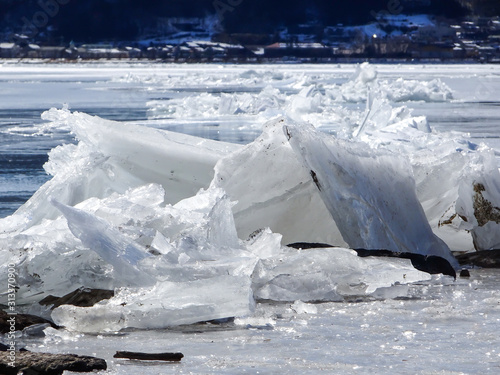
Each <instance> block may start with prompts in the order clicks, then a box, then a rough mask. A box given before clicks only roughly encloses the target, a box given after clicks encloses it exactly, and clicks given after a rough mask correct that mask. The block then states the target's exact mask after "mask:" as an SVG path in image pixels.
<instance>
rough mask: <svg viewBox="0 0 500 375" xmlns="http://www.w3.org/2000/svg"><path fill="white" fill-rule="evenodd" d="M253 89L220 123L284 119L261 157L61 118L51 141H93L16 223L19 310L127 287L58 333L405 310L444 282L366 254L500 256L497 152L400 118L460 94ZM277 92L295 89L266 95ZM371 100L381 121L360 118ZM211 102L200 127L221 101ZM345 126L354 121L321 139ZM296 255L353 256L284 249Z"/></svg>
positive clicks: (357, 79) (371, 79) (370, 77)
mask: <svg viewBox="0 0 500 375" xmlns="http://www.w3.org/2000/svg"><path fill="white" fill-rule="evenodd" d="M238 74H239V76H238V77H239V79H240V80H241V82H247V81H248V82H250V81H253V82H254V83H255V82H257V83H256V87H261V88H262V89H261V90H256V92H255V93H253V94H249V96H248V97H246V98H240V97H238V94H234V95H233V96H230V95H221V96H220V97H218V99H217V100H220V101H219V102H218V103H219V104H217V106H218V107H217V108H218V110H221V108H223V109H224V111H226V112H224V114H225V115H230V116H234V118H236V117H237V116H246V115H248V114H251V115H255V114H257V116H261V115H262V116H263V117H265V118H266V119H268V120H269V119H270V121H268V122H267V123H266V125H265V126H264V127H263V131H262V134H261V135H260V136H259V137H258V138H257V139H256V140H255V141H254V142H252V143H250V144H248V145H245V146H238V145H234V144H229V143H224V142H215V141H209V140H206V139H202V138H197V137H191V136H186V135H180V134H175V133H171V132H168V131H163V130H158V129H153V128H146V127H143V126H139V125H133V124H125V123H118V122H113V121H108V120H103V119H101V118H98V117H95V116H89V115H87V114H85V113H79V112H73V113H72V112H70V111H69V110H67V109H63V110H56V109H52V110H50V111H48V112H46V113H45V114H44V118H45V119H46V120H47V121H50V123H49V124H45V125H44V126H45V128H46V129H51V128H54V129H61V128H65V129H69V130H71V132H73V133H74V134H75V135H76V137H77V139H78V144H77V145H64V146H59V147H58V148H56V149H54V150H53V151H52V152H51V154H50V160H49V163H48V164H47V165H46V170H47V171H48V172H49V173H51V174H52V175H53V178H52V179H51V180H50V181H49V182H47V183H46V184H45V185H44V186H43V187H41V188H40V189H39V191H38V192H37V193H36V194H35V195H34V196H33V197H32V198H31V199H30V200H29V201H28V202H27V203H26V204H25V205H24V206H23V207H21V208H20V209H19V210H18V211H17V212H16V214H14V215H12V216H10V217H8V218H5V219H2V220H1V221H0V226H1V228H2V232H1V233H0V244H1V248H2V250H0V252H1V254H2V256H3V257H4V259H8V261H9V262H13V263H14V264H15V265H16V268H17V270H18V272H19V278H18V283H19V288H20V289H19V291H18V294H17V296H18V303H19V304H27V303H30V302H35V301H38V300H40V299H41V298H43V297H44V296H45V295H46V294H49V293H50V294H55V295H63V294H66V293H68V292H70V291H72V290H74V289H76V288H78V287H80V286H82V285H84V286H86V287H94V288H105V289H115V288H116V289H117V291H118V293H117V294H116V296H115V297H113V298H112V299H110V300H108V301H105V302H101V303H99V304H98V305H96V306H94V307H91V308H76V307H67V306H66V307H64V306H63V307H59V308H58V309H56V310H55V311H54V312H53V318H54V319H56V320H57V322H58V323H60V324H64V325H66V326H68V327H69V328H72V329H76V330H83V331H102V330H105V329H110V330H119V329H121V328H125V327H139V328H159V327H165V326H170V325H176V324H186V323H194V322H198V321H200V320H211V319H220V318H225V317H231V316H244V315H249V314H251V313H252V310H253V307H254V300H255V298H257V299H267V300H274V301H294V300H302V301H339V300H344V299H346V298H358V297H359V298H361V299H363V298H391V297H404V296H407V293H408V289H409V287H408V284H409V283H412V282H415V281H428V280H429V279H430V275H429V274H427V273H423V272H421V271H418V270H416V269H415V268H414V267H413V266H412V265H411V263H410V261H409V260H405V259H384V260H380V259H372V258H359V257H358V256H357V255H356V253H355V252H353V251H352V250H350V249H349V248H359V247H362V248H365V249H388V250H393V251H404V252H410V253H417V254H422V255H438V256H441V257H444V258H446V259H449V260H450V261H451V262H452V263H454V259H453V258H452V257H451V254H450V251H449V248H451V249H453V250H470V249H471V248H472V243H473V242H474V244H475V245H476V247H478V248H482V249H488V248H493V247H496V246H497V244H498V242H499V240H498V236H499V229H498V223H497V214H496V211H495V210H496V209H495V207H498V206H500V198H499V197H500V194H499V190H498V187H499V186H500V185H499V182H500V176H499V175H498V168H497V165H496V161H495V158H494V153H493V151H492V150H491V149H489V148H488V147H486V146H484V145H475V144H473V143H472V142H471V141H470V140H469V139H468V138H467V137H466V136H465V135H462V134H457V133H438V132H436V131H434V130H432V128H431V126H430V125H429V124H428V122H427V120H426V119H425V118H424V117H422V116H413V115H412V113H411V111H409V110H408V109H407V108H405V107H393V105H394V102H395V101H398V100H399V99H397V98H398V97H405V98H406V99H403V100H408V99H407V98H408V97H410V98H418V100H429V101H436V100H438V101H443V100H444V101H447V100H450V95H451V91H450V90H449V88H447V87H445V86H444V85H443V84H442V83H421V82H420V83H419V82H417V81H404V80H401V81H396V83H394V82H388V81H387V82H384V81H383V80H378V79H377V73H376V71H375V70H374V69H373V68H372V67H371V66H368V65H363V66H361V67H359V68H358V69H357V71H356V73H355V74H354V75H353V76H352V78H351V79H350V80H348V81H347V82H345V83H343V84H338V83H331V82H330V83H328V82H325V83H322V82H320V80H319V79H314V80H311V79H310V78H308V77H306V76H304V77H301V78H300V80H298V81H297V80H295V78H294V77H286V76H279V77H278V76H277V75H276V74H267V73H265V74H261V73H258V72H249V71H247V72H243V73H238ZM211 80H212V81H210V77H209V78H206V80H205V83H206V84H209V85H213V86H215V85H217V82H218V81H217V80H216V79H214V78H213V77H212V78H211ZM268 80H271V81H275V80H278V81H280V82H281V84H282V88H283V87H286V88H288V89H290V90H291V89H294V90H293V91H291V93H290V92H288V93H287V94H286V95H285V94H283V91H280V90H278V91H276V90H274V89H271V88H266V86H265V85H264V83H266V81H268ZM284 81H286V82H284ZM158 82H160V81H158ZM436 82H437V81H436ZM192 83H193V82H191V83H189V82H188V83H184V84H186V85H188V86H189V85H190V84H192ZM166 84H168V85H174V84H178V85H181V84H182V79H177V78H175V77H174V78H173V79H172V80H171V81H169V82H167V83H166ZM398 90H399V91H398ZM398 92H400V93H401V95H400V94H397V93H398ZM389 94H391V95H392V96H391V95H389ZM396 94H397V95H396ZM273 95H274V96H273ZM196 97H198V98H199V97H200V95H198V96H196V94H193V98H196ZM367 97H368V98H369V100H368V103H367V109H366V111H359V110H357V109H356V108H349V107H347V106H345V105H344V104H345V103H353V102H354V103H355V102H360V101H362V100H366V99H363V98H367ZM193 100H194V99H193ZM165 102H168V101H165ZM171 102H172V101H171ZM194 103H195V100H194V101H193V102H192V103H191V104H189V103H187V104H186V102H182V103H177V104H175V102H173V103H170V104H167V105H174V106H175V107H176V111H177V110H179V111H181V110H186V109H194V108H195V105H194ZM207 103H208V104H207V105H209V107H208V108H209V109H207V110H203V111H201V112H199V115H200V116H206V115H207V113H209V112H210V105H212V104H214V103H215V101H212V100H211V99H210V100H208V101H207ZM221 103H222V104H221ZM163 104H166V103H163ZM188 104H189V106H190V107H189V108H187V105H188ZM212 108H216V107H212ZM185 113H186V112H185ZM330 116H332V117H333V118H334V119H337V118H339V119H341V121H340V120H339V122H338V123H336V125H337V127H336V129H329V131H328V132H321V131H320V130H322V129H323V130H324V128H322V125H323V124H324V123H325V122H326V121H329V120H328V118H329V117H330ZM315 120H318V123H316V122H315ZM306 121H308V122H309V123H310V124H307V123H306ZM311 124H312V125H311ZM296 241H305V242H326V243H329V244H332V245H335V246H339V247H338V248H323V249H314V250H303V251H297V250H295V249H291V248H288V247H286V246H283V245H285V244H287V243H290V242H296ZM454 264H455V263H454ZM1 267H5V265H2V266H1ZM2 270H3V268H2ZM4 274H5V273H4V272H2V277H3V275H4ZM131 275H133V276H131ZM3 297H5V296H3ZM0 302H2V301H0ZM150 316H154V317H155V318H154V319H149V317H150Z"/></svg>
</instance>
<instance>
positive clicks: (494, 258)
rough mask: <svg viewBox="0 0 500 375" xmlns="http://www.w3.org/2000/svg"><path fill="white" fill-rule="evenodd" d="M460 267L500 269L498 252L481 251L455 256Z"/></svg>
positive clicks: (499, 252) (499, 253) (499, 254)
mask: <svg viewBox="0 0 500 375" xmlns="http://www.w3.org/2000/svg"><path fill="white" fill-rule="evenodd" d="M456 258H457V259H458V262H459V263H460V264H461V265H471V266H477V267H482V268H500V250H498V249H497V250H482V251H473V252H470V253H464V254H458V255H456Z"/></svg>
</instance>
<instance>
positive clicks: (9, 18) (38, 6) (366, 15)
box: [0, 0, 479, 43]
mask: <svg viewBox="0 0 500 375" xmlns="http://www.w3.org/2000/svg"><path fill="white" fill-rule="evenodd" d="M478 1H479V0H478ZM410 4H412V5H410ZM415 4H417V5H415ZM419 4H420V5H419ZM466 5H467V4H464V3H463V2H462V3H461V0H429V1H421V2H419V1H416V2H413V3H412V2H409V1H408V0H401V1H399V0H351V1H345V0H342V1H339V0H330V1H327V0H309V1H307V2H306V1H303V0H286V1H285V0H273V1H269V0H163V1H161V0H160V1H159V0H141V1H140V2H139V1H134V0H0V28H1V29H2V30H0V31H1V32H3V33H4V34H6V33H20V32H25V33H26V34H27V35H28V36H30V37H33V38H34V37H37V38H38V39H40V38H43V37H44V36H45V35H47V34H50V35H51V36H52V37H56V38H60V39H64V40H65V41H70V40H73V41H75V42H87V43H88V42H97V41H103V40H107V41H119V40H129V41H130V40H134V39H137V38H140V37H142V36H144V32H145V30H148V29H151V28H154V27H155V25H156V24H157V20H158V18H160V17H205V16H208V15H215V16H216V17H218V19H219V21H220V24H221V26H222V28H223V29H224V31H225V32H227V33H272V32H274V31H275V30H276V29H277V28H279V27H290V26H294V25H297V24H302V23H307V22H317V23H319V24H322V25H336V24H338V23H342V24H344V25H350V24H363V23H367V22H371V21H373V20H374V15H375V14H380V12H385V13H393V14H398V13H428V14H436V15H443V16H448V17H453V18H456V17H461V16H464V15H466V14H467V12H470V9H469V10H466V9H467V7H466ZM467 6H468V5H467ZM30 23H31V25H30ZM30 28H31V29H30ZM35 29H36V30H35ZM30 31H36V32H31V35H30Z"/></svg>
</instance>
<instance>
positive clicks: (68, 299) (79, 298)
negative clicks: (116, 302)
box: [39, 287, 115, 309]
mask: <svg viewBox="0 0 500 375" xmlns="http://www.w3.org/2000/svg"><path fill="white" fill-rule="evenodd" d="M114 295H115V292H114V291H112V290H106V289H90V288H83V287H82V288H78V289H76V290H75V291H73V292H71V293H68V294H66V295H64V296H62V297H56V296H51V295H49V296H47V297H45V298H44V299H42V300H41V301H40V302H39V303H40V305H47V306H48V305H53V306H52V308H53V309H55V308H56V307H59V306H61V305H74V306H80V307H90V306H94V305H95V304H96V303H97V302H99V301H102V300H104V299H109V298H111V297H113V296H114Z"/></svg>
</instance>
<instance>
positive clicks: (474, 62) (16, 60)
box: [0, 57, 500, 65]
mask: <svg viewBox="0 0 500 375" xmlns="http://www.w3.org/2000/svg"><path fill="white" fill-rule="evenodd" d="M363 62H369V63H370V64H379V65H390V64H401V65H498V64H500V60H498V61H497V60H492V61H478V60H477V59H438V58H436V59H412V58H408V59H398V58H390V59H389V58H387V59H386V58H383V59H378V58H361V57H360V58H357V57H356V58H354V57H353V58H301V59H281V58H275V59H273V58H258V59H257V58H252V59H210V60H209V59H148V58H140V59H139V58H97V59H68V58H60V59H43V58H24V57H20V58H0V65H3V64H80V63H83V64H86V63H91V64H92V63H125V64H145V63H147V64H188V65H196V64H228V65H266V64H267V65H283V64H284V65H306V64H314V65H328V64H360V63H363Z"/></svg>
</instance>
